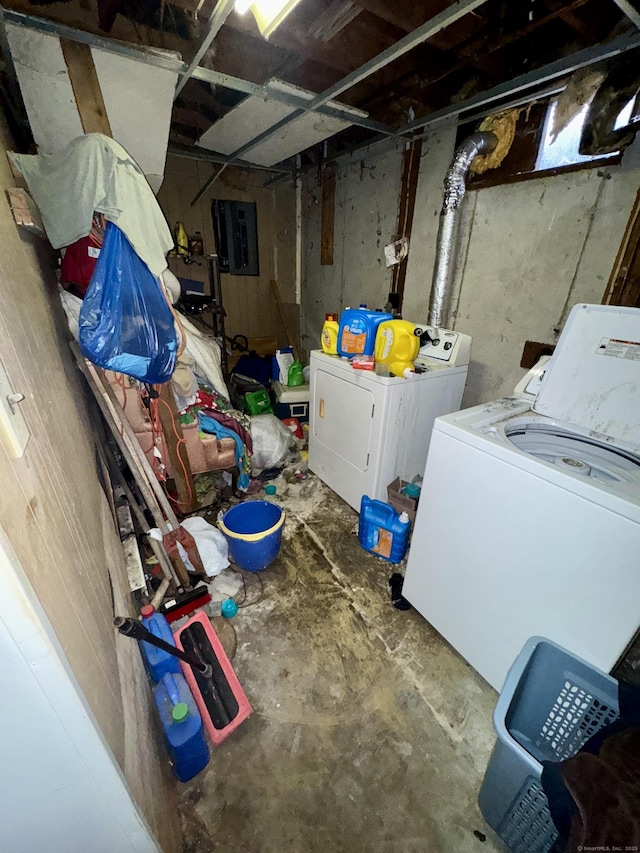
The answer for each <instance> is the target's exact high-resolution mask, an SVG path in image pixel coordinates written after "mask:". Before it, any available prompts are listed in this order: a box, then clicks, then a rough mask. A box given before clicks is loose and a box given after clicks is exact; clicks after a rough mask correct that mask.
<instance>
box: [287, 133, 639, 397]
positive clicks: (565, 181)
mask: <svg viewBox="0 0 640 853" xmlns="http://www.w3.org/2000/svg"><path fill="white" fill-rule="evenodd" d="M455 135H456V128H455V126H453V125H448V126H447V125H444V126H440V127H438V128H437V129H435V130H434V131H433V132H431V133H430V134H429V135H428V136H427V137H426V139H425V141H424V144H423V151H422V157H421V165H420V174H419V179H418V187H417V195H416V209H415V216H414V222H413V231H412V235H411V242H410V249H409V259H408V266H407V279H406V285H405V298H404V316H405V317H406V318H407V319H411V320H415V321H416V322H424V321H425V320H426V318H427V313H428V306H429V294H430V290H431V277H432V273H433V265H434V259H435V243H436V235H437V230H438V217H439V212H440V206H441V203H442V187H443V180H444V175H445V173H446V170H447V167H448V165H449V163H450V161H451V158H452V156H453V151H454V145H455ZM401 163H402V148H401V146H399V145H397V144H396V146H395V147H393V148H390V146H389V143H386V142H382V143H380V144H378V145H377V146H376V147H372V148H370V149H365V150H364V151H363V152H356V153H354V154H353V155H350V156H349V157H345V158H342V159H341V160H340V161H339V163H338V177H337V189H336V219H335V234H336V253H335V257H334V264H333V266H332V267H326V266H325V267H322V266H320V202H321V189H320V187H318V186H317V179H316V176H315V174H314V175H311V176H309V177H308V178H307V180H306V182H305V185H304V187H303V217H304V219H303V222H304V232H303V247H304V253H303V278H302V282H303V286H302V340H303V346H304V347H306V349H307V350H310V349H313V348H316V347H317V346H318V345H319V335H320V329H321V327H322V321H323V319H324V313H325V312H326V311H338V310H342V309H343V308H345V307H346V306H348V305H354V304H358V303H359V302H367V303H368V304H369V306H370V307H380V306H382V305H384V303H385V301H386V296H387V292H388V290H389V285H390V281H391V275H390V271H389V270H387V269H386V268H385V266H384V259H383V248H384V245H385V244H386V243H388V242H390V240H392V239H393V238H394V237H395V233H394V232H395V228H396V217H397V206H398V193H399V190H400V171H401ZM639 184H640V139H638V140H636V142H635V143H634V145H633V146H631V147H630V148H629V149H627V151H626V152H625V154H624V157H623V161H622V163H621V164H620V165H618V166H615V165H613V166H607V167H606V168H602V167H600V168H595V169H588V170H584V171H577V172H571V173H565V174H563V175H558V176H551V177H545V178H537V179H534V180H529V181H523V182H520V183H515V184H504V185H501V186H497V187H493V188H490V189H482V190H477V191H473V192H469V193H468V194H467V197H466V199H465V203H464V209H463V213H462V227H461V229H460V243H459V252H458V267H457V274H456V277H455V282H454V287H453V293H452V301H451V309H452V313H451V315H450V316H451V320H450V325H451V326H452V327H453V328H454V329H458V330H460V331H462V332H466V333H467V334H470V335H472V337H473V349H472V363H471V366H470V369H469V379H468V382H467V388H466V391H465V396H464V399H463V405H464V406H472V405H475V404H477V403H480V402H485V401H488V400H491V399H496V398H499V397H501V396H506V395H509V394H511V393H512V391H513V389H514V387H515V385H516V384H517V382H518V381H519V379H520V378H521V377H522V376H523V374H524V371H523V370H522V369H521V368H520V366H519V365H520V358H521V354H522V347H523V344H524V342H525V341H526V340H538V341H545V342H549V343H554V342H555V341H556V340H557V336H558V333H559V330H560V329H561V327H562V325H563V323H564V321H565V319H566V317H567V314H568V312H569V310H570V308H571V306H572V305H574V304H575V303H577V302H600V301H601V300H602V296H603V294H604V291H605V288H606V284H607V280H608V277H609V273H610V271H611V268H612V266H613V262H614V260H615V256H616V253H617V250H618V247H619V244H620V241H621V239H622V234H623V232H624V229H625V226H626V223H627V219H628V217H629V213H630V211H631V207H632V205H633V201H634V198H635V195H636V192H637V190H638V185H639Z"/></svg>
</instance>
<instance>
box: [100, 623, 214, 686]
mask: <svg viewBox="0 0 640 853" xmlns="http://www.w3.org/2000/svg"><path fill="white" fill-rule="evenodd" d="M113 624H114V625H115V626H116V628H117V629H118V631H120V633H121V634H124V636H125V637H132V638H133V639H134V640H144V641H145V642H146V643H150V644H151V645H152V646H155V647H156V648H157V649H162V651H163V652H167V654H170V655H173V656H174V658H179V659H180V660H182V661H184V662H185V663H188V664H189V666H190V667H191V668H192V669H197V670H198V672H201V673H202V675H204V676H205V678H210V677H211V674H212V672H213V670H212V667H211V664H208V663H201V662H200V661H199V660H197V659H196V658H194V657H191V655H188V654H187V653H186V652H183V651H182V649H178V648H176V646H172V645H170V644H169V643H165V641H164V640H161V639H160V637H156V636H155V634H152V633H151V631H149V630H148V629H147V628H145V627H144V625H142V624H141V623H140V622H138V621H137V620H136V619H129V618H128V617H124V616H116V617H115V619H114V620H113Z"/></svg>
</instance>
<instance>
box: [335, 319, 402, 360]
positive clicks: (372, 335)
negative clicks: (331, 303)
mask: <svg viewBox="0 0 640 853" xmlns="http://www.w3.org/2000/svg"><path fill="white" fill-rule="evenodd" d="M391 319H393V318H392V316H391V314H384V313H383V312H382V311H370V310H369V309H368V308H362V307H361V308H346V309H345V310H344V311H343V312H342V314H341V315H340V325H339V326H338V355H342V356H345V357H346V358H351V357H352V356H354V355H373V352H374V349H375V345H376V333H377V331H378V326H379V325H380V323H384V321H385V320H391Z"/></svg>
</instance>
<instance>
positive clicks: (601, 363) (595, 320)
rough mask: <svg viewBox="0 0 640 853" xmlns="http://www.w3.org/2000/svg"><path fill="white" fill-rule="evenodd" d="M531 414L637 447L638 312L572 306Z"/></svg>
mask: <svg viewBox="0 0 640 853" xmlns="http://www.w3.org/2000/svg"><path fill="white" fill-rule="evenodd" d="M533 410H534V411H535V412H538V413H539V414H541V415H546V416H547V417H550V418H554V419H556V420H558V421H562V422H563V423H564V424H572V425H574V426H577V427H582V428H583V429H586V430H590V431H591V432H593V433H597V434H598V435H600V436H607V437H609V438H611V439H613V440H614V441H618V442H622V443H625V444H630V445H634V446H635V447H638V446H640V309H638V308H621V307H619V306H614V305H583V304H579V305H575V306H574V307H573V309H572V310H571V314H570V315H569V319H568V320H567V322H566V325H565V327H564V329H563V331H562V334H561V335H560V340H559V341H558V345H557V346H556V349H555V352H554V354H553V357H552V358H551V360H550V362H549V363H548V364H547V365H546V370H545V374H544V378H543V380H542V383H541V387H540V389H539V391H538V395H537V397H536V400H535V402H534V404H533Z"/></svg>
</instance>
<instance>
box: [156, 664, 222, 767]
mask: <svg viewBox="0 0 640 853" xmlns="http://www.w3.org/2000/svg"><path fill="white" fill-rule="evenodd" d="M153 698H154V699H155V703H156V707H157V709H158V714H159V715H160V722H161V723H162V729H163V731H164V736H165V738H166V741H167V747H168V749H169V757H170V758H171V763H172V765H173V772H174V773H175V774H176V776H177V777H178V779H179V780H180V781H181V782H188V781H189V779H193V777H194V776H196V775H197V774H198V773H199V772H200V771H201V770H202V769H203V768H204V767H206V765H207V764H208V763H209V748H208V746H207V743H206V741H205V739H204V730H203V728H202V718H201V716H200V713H199V711H198V707H197V705H196V703H195V699H194V698H193V695H192V693H191V691H190V690H189V687H188V686H187V682H186V681H185V679H184V676H183V675H178V674H176V673H171V672H169V673H167V674H166V675H163V676H162V680H161V681H160V683H159V684H157V685H156V686H155V687H154V688H153Z"/></svg>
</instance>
